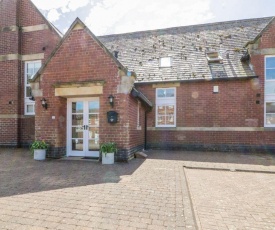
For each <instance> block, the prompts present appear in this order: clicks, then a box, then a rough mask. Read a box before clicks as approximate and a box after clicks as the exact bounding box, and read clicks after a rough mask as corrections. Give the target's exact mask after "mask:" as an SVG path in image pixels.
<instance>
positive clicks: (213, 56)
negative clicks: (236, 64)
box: [206, 51, 223, 63]
mask: <svg viewBox="0 0 275 230" xmlns="http://www.w3.org/2000/svg"><path fill="white" fill-rule="evenodd" d="M206 58H207V61H208V63H217V62H218V63H222V62H223V59H222V57H221V56H220V54H219V52H216V51H212V52H207V53H206Z"/></svg>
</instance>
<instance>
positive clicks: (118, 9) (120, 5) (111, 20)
mask: <svg viewBox="0 0 275 230" xmlns="http://www.w3.org/2000/svg"><path fill="white" fill-rule="evenodd" d="M212 18H214V16H213V13H212V12H211V11H210V0H196V1H194V0H178V1H169V3H168V1H167V0H158V1H148V0H139V1H131V2H129V0H103V2H102V3H100V4H97V5H96V6H95V7H93V8H92V9H91V10H90V14H89V16H88V17H87V18H86V20H85V23H86V24H87V25H88V26H89V27H90V28H91V30H92V31H93V32H94V33H95V34H96V35H102V34H108V33H123V32H130V31H138V30H148V29H157V28H167V27H172V26H182V25H191V24H198V23H203V22H205V21H206V20H209V19H212Z"/></svg>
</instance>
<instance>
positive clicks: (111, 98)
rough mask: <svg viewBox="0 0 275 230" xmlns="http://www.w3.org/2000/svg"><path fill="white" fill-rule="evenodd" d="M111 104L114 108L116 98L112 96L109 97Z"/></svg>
mask: <svg viewBox="0 0 275 230" xmlns="http://www.w3.org/2000/svg"><path fill="white" fill-rule="evenodd" d="M108 98H109V103H110V105H111V106H112V107H114V96H113V95H112V94H111V95H110V96H109V97H108Z"/></svg>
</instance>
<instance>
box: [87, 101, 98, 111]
mask: <svg viewBox="0 0 275 230" xmlns="http://www.w3.org/2000/svg"><path fill="white" fill-rule="evenodd" d="M89 113H99V102H98V101H90V102H89Z"/></svg>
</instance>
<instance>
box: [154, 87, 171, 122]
mask: <svg viewBox="0 0 275 230" xmlns="http://www.w3.org/2000/svg"><path fill="white" fill-rule="evenodd" d="M156 127H176V88H158V89H156Z"/></svg>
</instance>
